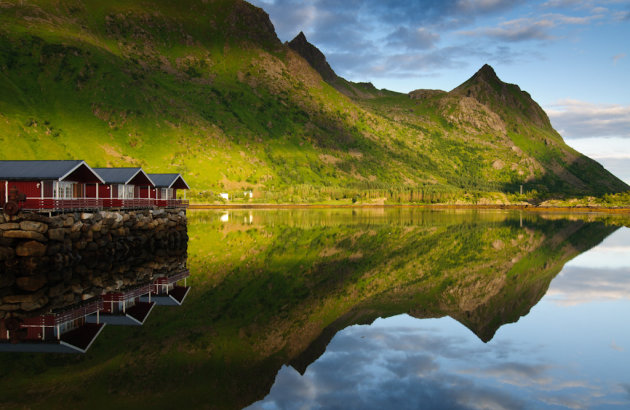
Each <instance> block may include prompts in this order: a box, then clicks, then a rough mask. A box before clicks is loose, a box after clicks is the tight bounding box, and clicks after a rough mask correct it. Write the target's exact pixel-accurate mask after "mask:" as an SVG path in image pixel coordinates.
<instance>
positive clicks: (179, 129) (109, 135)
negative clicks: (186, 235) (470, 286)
mask: <svg viewBox="0 0 630 410" xmlns="http://www.w3.org/2000/svg"><path fill="white" fill-rule="evenodd" d="M0 7H2V9H1V12H0V144H1V145H0V146H1V147H2V148H0V159H57V158H81V159H85V160H86V161H88V162H89V163H90V164H92V165H94V166H122V165H130V164H134V165H141V166H143V167H145V169H146V170H147V171H149V172H160V171H167V170H176V171H179V172H181V173H182V174H183V175H184V176H185V178H186V179H187V181H188V182H189V183H190V184H192V185H193V186H194V187H195V189H194V192H193V194H194V195H196V196H198V197H200V198H212V195H213V193H216V192H218V191H227V192H232V193H238V192H242V190H243V189H253V190H254V192H255V195H256V196H257V198H258V199H259V200H267V201H273V200H282V201H327V200H331V199H332V200H334V199H340V198H344V197H345V198H346V200H347V201H350V198H355V200H357V199H359V200H365V201H374V200H379V198H380V200H382V198H389V199H390V200H391V199H396V200H398V199H400V200H405V201H406V200H423V201H435V200H445V199H448V198H454V197H457V196H461V195H462V194H463V192H464V191H469V192H471V193H476V195H479V193H478V192H479V191H481V192H484V191H485V192H489V191H497V192H498V191H503V192H508V191H514V189H516V188H515V187H517V186H518V185H520V184H521V183H528V184H530V185H531V186H530V187H528V188H529V189H530V190H531V189H537V190H539V191H540V190H542V191H547V192H553V193H568V194H573V195H577V194H593V193H596V194H599V193H604V192H616V191H623V190H626V189H628V187H627V186H626V185H625V184H623V183H622V182H621V181H619V180H617V179H616V178H614V177H613V176H612V175H610V174H609V173H607V172H606V171H605V170H604V169H603V168H601V167H599V166H598V165H597V164H596V163H594V162H592V161H590V160H587V159H585V158H583V157H581V156H580V155H579V154H577V153H575V152H574V151H572V150H570V149H569V148H568V147H566V146H565V145H564V143H562V140H561V138H560V137H559V136H557V134H554V133H555V132H554V131H553V130H547V129H545V130H543V131H544V133H547V134H549V135H550V137H549V138H548V139H549V140H550V141H553V143H554V144H555V145H554V146H557V147H559V148H557V149H558V150H559V151H562V153H566V152H568V153H569V154H571V155H572V157H571V156H569V157H567V156H566V155H565V156H560V157H558V156H553V155H552V159H551V160H548V161H547V160H546V159H545V158H547V157H548V156H549V153H548V152H546V150H545V149H544V148H545V146H543V145H541V144H543V142H541V141H543V139H541V138H539V137H538V135H539V133H540V132H543V131H540V130H539V129H538V128H536V127H535V126H534V125H532V123H531V121H524V122H523V123H522V124H521V123H519V128H514V127H509V122H506V121H504V120H500V121H498V122H497V121H494V122H493V120H492V121H491V120H489V119H488V118H490V119H492V118H494V117H492V115H493V114H494V115H495V116H496V115H497V114H495V113H493V112H492V104H486V105H484V104H482V103H479V102H477V103H476V105H475V104H471V103H470V102H469V100H472V99H471V98H462V97H459V96H457V95H455V94H453V93H451V94H448V95H446V97H445V96H444V95H440V96H437V97H433V98H429V99H428V100H426V101H425V100H422V103H419V100H414V99H412V98H410V97H409V96H406V95H402V94H397V93H392V92H388V91H379V90H376V89H374V88H373V87H371V85H370V84H361V83H359V84H357V83H351V82H348V81H346V80H344V79H342V78H339V77H336V79H335V84H333V85H335V86H336V87H337V88H340V87H341V88H344V87H345V89H346V91H347V92H346V94H348V95H350V96H351V97H352V98H354V99H352V98H349V97H347V96H346V95H344V94H342V93H340V92H339V91H337V89H336V88H334V87H333V86H331V85H329V84H328V83H326V82H325V81H324V80H322V77H321V76H320V75H319V73H318V72H317V71H316V70H314V69H313V68H311V66H310V65H309V63H308V62H307V61H306V60H305V59H304V58H302V57H301V56H300V55H299V54H298V53H297V52H296V51H294V50H293V49H291V48H290V47H289V45H288V44H282V43H281V42H280V41H279V40H278V38H277V36H276V34H275V31H274V29H273V26H272V24H271V22H270V21H269V18H268V16H267V14H266V13H265V12H264V11H263V10H261V9H258V8H256V7H254V6H252V5H250V4H248V3H246V2H244V1H241V0H221V1H212V2H208V1H203V0H185V1H179V2H177V4H174V3H173V2H169V1H166V0H158V1H148V0H135V1H120V0H119V1H109V2H106V3H103V2H81V1H75V0H61V1H52V0H50V1H46V0H37V1H29V2H21V1H16V0H14V1H4V2H2V4H1V5H0ZM492 98H494V96H493V97H492ZM471 107H472V108H471ZM497 124H498V125H497ZM506 124H507V125H506ZM471 127H472V128H471ZM471 130H472V133H471ZM547 134H545V135H547ZM540 135H542V134H540ZM552 137H553V138H552ZM510 141H512V142H513V143H512V144H511V145H510ZM511 146H517V147H519V150H520V151H515V150H514V149H513V148H512V147H511ZM554 155H555V154H554ZM562 155H564V154H562ZM576 158H577V159H580V161H582V162H579V161H577V160H576V161H577V162H576V161H573V160H572V159H576ZM497 160H498V161H500V162H501V163H502V164H503V165H504V166H503V167H500V168H497V166H496V165H497V162H496V161H497ZM537 164H540V166H539V165H537ZM493 165H494V166H493ZM532 170H533V171H532Z"/></svg>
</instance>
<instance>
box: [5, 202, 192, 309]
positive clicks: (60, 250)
mask: <svg viewBox="0 0 630 410" xmlns="http://www.w3.org/2000/svg"><path fill="white" fill-rule="evenodd" d="M187 246H188V234H187V217H186V210H185V209H158V210H137V211H114V212H109V211H101V212H94V213H67V214H59V215H55V216H51V217H48V216H44V215H41V214H37V213H21V214H18V215H16V216H6V215H2V214H0V319H4V318H9V317H28V316H36V315H39V314H42V313H46V312H48V311H51V310H55V309H60V308H63V307H66V306H69V305H72V304H74V303H78V302H81V301H82V300H87V299H90V298H92V297H94V296H98V295H101V294H104V293H107V292H111V291H116V290H119V289H124V288H128V287H131V286H135V285H139V284H144V283H149V282H150V281H152V280H154V279H156V278H159V277H163V276H166V275H168V274H169V273H170V272H174V271H176V270H178V269H181V268H183V267H185V264H186V256H187Z"/></svg>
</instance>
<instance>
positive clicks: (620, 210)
mask: <svg viewBox="0 0 630 410" xmlns="http://www.w3.org/2000/svg"><path fill="white" fill-rule="evenodd" d="M333 208H354V209H361V208H424V209H436V210H440V209H489V210H491V209H494V210H520V211H529V212H568V213H571V212H575V213H611V214H630V206H628V207H614V208H612V207H597V206H591V207H587V206H576V207H566V206H565V207H561V206H557V207H556V206H535V205H472V204H471V205H464V204H460V205H452V204H417V205H416V204H392V205H384V204H382V205H381V204H359V205H355V204H339V205H334V204H189V206H188V209H190V210H204V209H333Z"/></svg>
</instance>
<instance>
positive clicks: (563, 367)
mask: <svg viewBox="0 0 630 410" xmlns="http://www.w3.org/2000/svg"><path fill="white" fill-rule="evenodd" d="M628 238H630V229H627V228H624V229H622V230H620V231H617V232H616V233H614V234H612V235H611V236H610V237H608V238H607V239H606V240H604V242H603V243H602V244H601V245H599V246H597V247H595V248H593V249H592V250H591V251H590V252H589V253H590V255H589V253H586V254H583V255H585V256H586V257H583V258H580V257H578V258H575V259H574V260H573V261H571V262H569V263H568V264H567V265H566V266H565V268H564V269H562V271H561V273H560V274H559V275H558V276H556V277H555V279H553V281H552V283H551V286H550V288H549V290H548V292H547V295H546V296H545V297H544V298H543V300H542V301H540V302H539V303H538V304H536V306H535V307H534V308H533V309H532V311H531V312H530V313H529V314H528V315H527V316H525V317H523V318H521V320H519V323H518V325H511V326H507V327H504V328H502V329H501V331H500V332H499V333H498V334H497V335H496V336H495V337H494V338H493V340H492V341H490V342H489V343H488V344H481V343H479V341H478V340H476V338H475V337H474V336H473V335H472V334H470V333H469V332H467V331H465V329H463V328H462V327H461V326H459V324H458V323H456V322H455V321H454V320H452V319H451V318H442V319H431V320H424V321H418V320H415V319H414V318H412V317H410V316H408V315H400V316H394V317H391V318H389V319H377V320H375V321H374V322H373V323H372V324H371V325H354V326H350V327H347V328H345V329H343V330H341V331H339V332H338V333H336V334H335V335H333V336H334V337H332V339H331V341H330V343H328V344H327V346H326V347H325V353H324V354H323V355H322V356H321V357H319V358H318V359H317V360H316V361H314V362H313V363H312V364H311V363H308V366H305V365H304V363H297V366H296V363H291V367H290V366H283V367H282V368H281V370H280V371H279V373H278V375H277V377H276V380H275V383H274V386H273V387H272V389H271V391H270V394H269V395H268V396H267V397H266V398H265V399H264V400H263V401H261V402H257V403H255V404H254V405H252V406H251V407H250V408H252V409H258V408H264V409H274V408H300V407H301V406H303V405H304V406H308V407H310V408H314V407H323V408H327V407H336V406H337V404H338V403H344V407H345V408H362V409H381V408H392V407H394V408H401V409H406V408H409V409H412V408H414V409H415V408H509V409H513V408H577V409H581V408H627V407H628V405H630V376H629V375H628V373H627V363H629V362H630V350H629V349H630V328H628V326H627V323H625V320H624V318H625V317H626V316H627V313H628V312H630V258H628V256H630V255H629V254H628V253H626V254H625V256H626V257H625V258H621V257H619V258H616V259H615V260H614V262H612V263H607V261H605V260H603V259H602V260H601V266H603V267H600V268H595V267H594V263H595V262H596V260H597V257H600V258H607V257H609V256H610V255H611V254H613V253H617V254H620V253H623V252H625V246H620V245H622V244H628V243H630V242H627V239H628ZM618 256H621V255H618ZM608 262H610V261H608ZM607 264H609V265H612V266H610V267H605V266H606V265H607ZM499 308H501V307H499ZM620 315H621V316H620ZM322 353H323V351H322Z"/></svg>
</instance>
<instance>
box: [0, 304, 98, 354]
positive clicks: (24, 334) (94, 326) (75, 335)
mask: <svg viewBox="0 0 630 410" xmlns="http://www.w3.org/2000/svg"><path fill="white" fill-rule="evenodd" d="M102 308H103V301H102V300H101V299H100V298H98V299H96V300H92V301H89V302H86V303H83V304H81V305H79V306H73V307H71V308H67V309H64V310H60V311H56V312H52V313H47V314H44V315H41V316H36V317H31V318H26V319H21V320H17V319H3V320H0V351H4V352H49V353H85V352H86V351H87V350H88V349H89V348H90V346H91V345H92V343H93V342H94V340H96V338H97V337H98V335H99V334H100V333H101V331H102V330H103V327H104V326H105V324H104V323H100V322H99V320H98V312H99V311H100V310H101V309H102ZM92 314H96V315H97V317H96V320H95V321H94V323H88V321H87V317H88V316H89V315H92Z"/></svg>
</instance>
